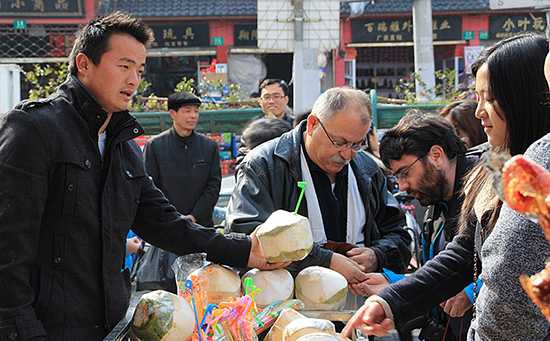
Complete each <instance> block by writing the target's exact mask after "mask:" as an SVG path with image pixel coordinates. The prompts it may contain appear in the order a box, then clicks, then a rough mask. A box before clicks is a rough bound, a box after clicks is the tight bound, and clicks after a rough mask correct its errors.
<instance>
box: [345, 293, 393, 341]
mask: <svg viewBox="0 0 550 341" xmlns="http://www.w3.org/2000/svg"><path fill="white" fill-rule="evenodd" d="M393 328H394V325H393V321H392V320H390V319H389V318H387V317H386V313H385V312H384V308H382V305H381V304H380V303H378V302H369V301H367V302H365V304H364V305H363V306H362V307H361V308H360V309H359V310H357V312H356V313H355V314H354V315H353V317H352V318H351V319H350V320H349V321H348V323H347V324H346V326H345V327H344V329H343V330H342V335H343V336H346V337H351V334H352V333H353V331H354V330H355V329H359V330H360V331H361V332H362V333H363V334H364V335H375V336H384V335H388V333H389V332H390V330H392V329H393Z"/></svg>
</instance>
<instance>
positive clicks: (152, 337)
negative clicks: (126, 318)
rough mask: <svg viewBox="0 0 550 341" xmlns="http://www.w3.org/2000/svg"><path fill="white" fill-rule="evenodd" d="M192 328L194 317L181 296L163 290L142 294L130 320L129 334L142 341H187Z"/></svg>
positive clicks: (189, 338)
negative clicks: (130, 328)
mask: <svg viewBox="0 0 550 341" xmlns="http://www.w3.org/2000/svg"><path fill="white" fill-rule="evenodd" d="M194 329H195V315H194V313H193V309H192V308H191V306H189V303H187V301H186V300H185V299H183V298H182V297H179V296H177V295H174V294H172V293H169V292H167V291H164V290H156V291H153V292H150V293H147V294H145V295H143V296H142V297H141V299H140V301H139V302H138V304H137V306H136V311H135V313H134V318H133V319H132V331H133V332H134V334H135V335H136V336H137V337H139V339H140V340H143V341H176V340H179V341H187V340H191V337H192V336H193V331H194Z"/></svg>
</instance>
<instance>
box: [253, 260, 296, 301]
mask: <svg viewBox="0 0 550 341" xmlns="http://www.w3.org/2000/svg"><path fill="white" fill-rule="evenodd" d="M248 277H250V278H251V279H252V280H253V281H254V285H255V286H256V287H257V288H259V289H261V291H260V292H259V293H258V294H256V296H255V297H254V299H255V300H256V304H257V305H258V306H259V307H260V308H264V307H266V306H268V305H270V304H271V303H273V302H276V301H286V300H289V299H291V298H292V296H293V295H294V278H292V275H291V274H290V272H288V271H287V270H285V269H278V270H273V271H260V270H258V269H252V270H250V271H248V272H247V273H246V274H245V275H244V276H243V283H244V279H245V278H248Z"/></svg>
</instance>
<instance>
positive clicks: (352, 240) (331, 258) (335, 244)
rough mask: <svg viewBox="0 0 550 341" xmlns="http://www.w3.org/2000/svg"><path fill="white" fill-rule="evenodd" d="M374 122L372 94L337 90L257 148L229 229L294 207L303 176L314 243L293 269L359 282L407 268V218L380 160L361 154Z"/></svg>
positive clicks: (233, 203)
mask: <svg viewBox="0 0 550 341" xmlns="http://www.w3.org/2000/svg"><path fill="white" fill-rule="evenodd" d="M370 124H371V118H370V103H369V99H368V96H367V95H366V94H365V93H364V92H362V91H359V90H354V89H347V88H333V89H329V90H327V91H326V92H325V93H323V94H322V95H321V96H320V97H319V98H318V99H317V100H316V102H315V103H314V105H313V110H312V113H311V115H309V116H308V117H307V119H306V120H304V121H302V122H301V123H300V124H299V125H298V126H297V127H295V128H294V129H293V130H291V131H290V132H288V133H285V134H283V135H282V136H281V137H279V138H277V139H274V140H271V141H269V142H266V143H264V144H262V145H260V146H258V147H256V148H255V149H254V150H252V151H251V152H250V153H249V154H248V155H247V157H246V158H245V159H244V161H243V162H242V163H241V166H240V168H239V171H238V174H237V185H236V188H235V190H234V192H233V195H232V197H231V200H230V203H229V207H228V213H227V229H228V230H230V231H235V232H241V233H247V234H249V233H251V232H252V231H253V230H254V229H255V228H256V227H257V226H258V225H259V224H261V223H263V222H264V221H265V220H266V219H267V218H268V217H269V215H270V214H271V213H272V212H274V211H275V210H277V209H284V210H288V211H291V210H293V209H294V207H295V205H296V202H297V199H298V195H299V189H298V187H297V185H296V184H297V182H298V181H306V182H307V184H308V185H307V186H306V190H305V203H302V205H301V207H300V210H299V213H300V214H301V215H303V216H306V217H308V218H309V221H310V225H311V229H312V234H313V238H314V241H315V242H316V243H317V245H322V244H325V245H329V246H330V248H331V249H333V250H335V251H339V252H340V253H337V252H332V251H331V250H328V249H325V248H319V247H315V248H314V250H313V251H312V253H311V254H310V255H309V256H308V257H307V258H306V259H305V260H303V261H301V262H299V263H296V264H293V265H292V267H291V269H290V270H293V271H298V270H299V269H301V268H303V267H306V266H310V265H320V266H324V267H329V268H331V269H333V270H336V271H338V272H340V273H341V274H343V275H344V277H346V279H347V280H348V282H350V283H357V282H360V281H362V280H363V279H364V278H365V277H364V276H365V274H364V272H371V271H378V270H381V269H382V268H383V267H386V268H390V269H394V270H396V271H403V270H404V269H405V267H406V265H407V264H408V262H409V259H410V251H409V248H408V245H409V243H410V236H409V235H408V233H407V232H406V231H405V230H403V228H402V227H403V226H404V225H405V222H404V215H403V213H402V212H401V210H400V209H399V206H398V203H397V202H396V200H395V199H394V198H393V196H392V195H391V194H390V193H389V192H388V191H387V190H386V179H385V177H384V174H383V173H382V171H381V170H380V168H379V167H378V166H377V164H376V163H375V162H374V161H373V160H372V159H371V158H370V157H369V156H368V155H367V154H366V153H364V152H363V151H362V149H364V148H365V147H366V137H367V133H368V131H369V127H370Z"/></svg>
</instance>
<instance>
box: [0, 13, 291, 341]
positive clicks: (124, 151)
mask: <svg viewBox="0 0 550 341" xmlns="http://www.w3.org/2000/svg"><path fill="white" fill-rule="evenodd" d="M151 39H152V32H151V30H150V29H149V28H147V26H145V25H144V24H143V23H142V22H141V21H140V20H138V19H137V18H135V17H132V16H130V15H127V14H124V13H120V12H115V13H112V14H110V15H108V16H105V17H100V18H96V19H93V20H91V21H90V22H89V23H88V24H87V25H85V26H84V27H83V28H82V30H81V31H80V32H79V35H78V37H77V38H76V40H75V43H74V46H73V50H72V52H71V54H70V58H69V74H70V76H69V77H68V79H67V81H66V82H65V83H64V84H62V85H61V86H60V87H59V89H58V91H57V93H55V94H54V95H53V96H51V97H49V98H47V99H42V100H38V101H27V102H23V103H21V104H19V105H18V106H17V107H16V108H15V109H14V110H12V111H10V112H9V113H7V115H6V116H5V117H4V118H3V119H2V121H1V122H0V179H2V180H1V181H0V192H1V193H2V201H0V235H1V236H2V238H0V249H1V250H2V253H1V255H0V283H1V287H2V290H0V302H1V303H0V339H2V340H49V341H57V340H65V341H69V340H79V341H88V340H90V341H91V340H94V341H96V340H102V339H103V338H104V337H105V336H106V335H107V333H108V332H109V331H110V330H111V329H112V328H113V327H114V326H115V325H116V324H117V322H118V321H119V320H120V319H122V318H123V317H124V316H125V314H126V309H127V307H128V297H129V292H128V288H127V286H126V280H125V278H124V276H123V267H124V256H125V252H126V235H127V232H128V230H129V228H130V227H132V230H133V231H135V232H136V234H137V235H139V236H140V237H141V238H143V239H144V240H146V241H147V242H149V243H151V244H153V245H156V246H158V247H162V248H163V249H166V250H169V251H171V252H174V253H177V254H188V253H194V252H206V253H207V255H208V256H207V257H208V258H209V259H210V260H211V261H213V262H218V263H225V264H228V265H233V266H240V267H244V266H250V267H260V268H267V269H270V268H275V267H281V266H285V265H286V264H274V265H270V264H267V261H266V259H265V257H264V256H263V254H262V252H261V248H260V247H259V244H258V241H257V238H256V237H255V236H252V237H251V238H245V239H243V238H239V237H238V236H232V238H230V237H224V236H223V235H221V234H217V233H215V231H214V230H213V229H206V228H203V227H201V226H199V225H196V224H194V223H193V222H192V221H191V220H190V219H189V218H186V217H184V216H182V215H181V214H179V213H178V212H177V210H176V209H175V208H174V207H173V206H172V205H171V204H170V203H169V201H168V200H167V199H166V197H165V196H164V195H163V194H162V192H161V191H160V190H158V189H157V188H156V187H155V186H154V184H153V182H152V180H151V179H150V178H149V177H148V176H146V173H145V167H144V164H143V161H142V158H141V155H140V153H141V151H140V150H139V147H138V146H137V144H135V143H134V142H133V139H134V138H135V137H137V136H139V135H141V134H142V133H143V129H142V128H141V127H140V126H139V124H138V123H137V122H136V120H135V119H134V118H133V117H132V116H131V115H130V113H129V112H128V110H127V108H128V104H129V101H130V99H131V97H132V94H133V93H134V92H135V91H136V89H137V86H138V84H139V82H140V80H141V76H142V73H143V69H144V67H145V59H146V54H147V53H146V47H147V46H148V44H149V42H150V41H151ZM227 250H231V252H227Z"/></svg>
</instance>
